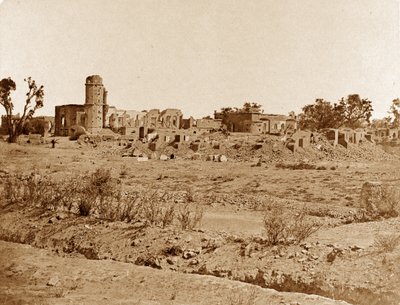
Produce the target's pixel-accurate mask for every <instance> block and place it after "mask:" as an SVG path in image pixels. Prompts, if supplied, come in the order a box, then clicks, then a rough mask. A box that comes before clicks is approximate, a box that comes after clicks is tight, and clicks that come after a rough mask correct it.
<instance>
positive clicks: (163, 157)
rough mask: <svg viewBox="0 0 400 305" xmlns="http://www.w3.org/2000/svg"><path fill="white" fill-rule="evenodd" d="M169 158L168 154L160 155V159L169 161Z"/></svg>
mask: <svg viewBox="0 0 400 305" xmlns="http://www.w3.org/2000/svg"><path fill="white" fill-rule="evenodd" d="M168 159H169V158H168V156H167V155H161V156H160V160H161V161H167V160H168Z"/></svg>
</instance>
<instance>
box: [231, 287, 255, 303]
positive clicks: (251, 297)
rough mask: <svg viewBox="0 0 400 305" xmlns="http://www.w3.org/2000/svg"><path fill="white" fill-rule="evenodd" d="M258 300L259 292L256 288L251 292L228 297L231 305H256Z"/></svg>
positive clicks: (232, 294) (251, 289)
mask: <svg viewBox="0 0 400 305" xmlns="http://www.w3.org/2000/svg"><path fill="white" fill-rule="evenodd" d="M256 300H257V290H256V288H255V287H252V288H250V290H246V291H242V290H241V291H239V292H233V293H231V294H230V295H229V297H228V304H229V305H254V304H255V303H256Z"/></svg>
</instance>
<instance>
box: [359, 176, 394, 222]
mask: <svg viewBox="0 0 400 305" xmlns="http://www.w3.org/2000/svg"><path fill="white" fill-rule="evenodd" d="M399 202H400V191H399V189H398V188H397V187H394V186H391V185H388V184H385V183H381V182H365V183H364V184H363V186H362V189H361V206H362V207H363V208H365V209H366V211H367V213H368V214H369V217H370V218H371V219H376V218H379V217H384V218H390V217H397V216H399Z"/></svg>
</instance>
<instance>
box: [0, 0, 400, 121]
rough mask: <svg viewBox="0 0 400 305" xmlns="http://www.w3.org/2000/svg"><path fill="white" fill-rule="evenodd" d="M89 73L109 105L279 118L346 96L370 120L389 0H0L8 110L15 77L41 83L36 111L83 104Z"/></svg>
mask: <svg viewBox="0 0 400 305" xmlns="http://www.w3.org/2000/svg"><path fill="white" fill-rule="evenodd" d="M0 1H1V0H0ZM92 74H99V75H101V76H102V77H103V80H104V84H105V86H106V87H107V90H108V91H109V99H108V100H109V104H110V105H114V106H116V107H117V108H120V109H129V110H143V109H152V108H160V109H164V108H180V109H182V111H183V113H184V117H189V116H190V115H192V116H194V117H195V118H200V117H202V116H206V115H212V114H213V112H214V110H216V109H219V108H221V107H223V106H236V107H239V106H241V105H242V104H243V103H244V102H246V101H251V102H258V103H260V104H262V105H263V109H264V110H265V112H267V113H282V114H287V113H288V112H289V111H291V110H294V111H296V112H299V111H300V109H301V107H302V106H304V105H306V104H310V103H313V102H314V101H315V99H316V98H325V99H327V100H331V101H337V100H338V99H340V98H341V97H342V96H347V95H348V94H353V93H358V94H360V95H361V96H362V97H363V98H369V99H370V100H372V101H373V106H374V109H375V112H374V117H382V116H384V115H386V111H387V110H388V109H389V106H390V103H391V101H392V100H393V99H394V98H397V97H400V39H399V1H398V0H384V1H383V0H274V1H272V0H129V1H128V0H126V1H123V0H112V1H111V0H109V1H102V0H57V1H56V0H4V1H3V3H2V4H1V5H0V78H4V77H9V76H10V77H11V78H13V79H14V80H15V81H16V83H17V92H16V93H15V94H14V96H13V97H14V100H15V103H16V105H17V106H16V110H17V111H18V110H21V109H22V106H23V99H24V94H25V93H26V87H25V84H24V83H23V79H24V77H26V76H32V77H33V78H34V79H35V80H36V81H37V82H38V83H39V84H43V85H44V86H45V107H44V108H43V109H41V110H40V111H38V112H37V115H44V114H46V115H54V106H56V105H62V104H70V103H77V104H82V103H84V92H85V87H84V82H85V78H86V76H88V75H92ZM0 113H1V114H2V113H4V110H3V109H0Z"/></svg>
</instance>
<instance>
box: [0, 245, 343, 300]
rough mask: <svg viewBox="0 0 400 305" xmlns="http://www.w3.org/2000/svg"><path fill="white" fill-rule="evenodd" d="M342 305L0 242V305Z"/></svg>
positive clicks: (196, 276)
mask: <svg viewBox="0 0 400 305" xmlns="http://www.w3.org/2000/svg"><path fill="white" fill-rule="evenodd" d="M251 295H254V296H255V297H256V299H255V301H254V303H250V304H302V305H305V304H319V305H324V304H325V305H328V304H346V303H345V302H339V301H333V300H329V299H325V298H322V297H319V296H314V295H304V294H297V293H279V292H276V291H274V290H270V289H262V288H259V287H254V286H251V285H248V284H244V283H240V282H234V281H229V280H225V279H220V278H215V277H210V276H200V275H193V274H180V273H175V272H169V271H160V270H154V269H151V268H146V267H140V266H135V265H132V264H125V263H119V262H115V261H110V260H103V261H93V260H87V259H84V258H81V257H77V256H75V257H71V256H69V257H60V256H58V255H55V254H53V253H52V252H50V251H47V250H43V249H35V248H32V247H31V246H28V245H20V244H15V243H9V242H3V241H0V304H4V305H6V304H37V305H39V304H60V305H62V304H107V305H108V304H118V305H120V304H121V305H122V304H142V305H144V304H182V305H183V304H235V305H240V304H248V303H241V301H240V300H241V296H243V297H245V298H244V299H249V298H251Z"/></svg>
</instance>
